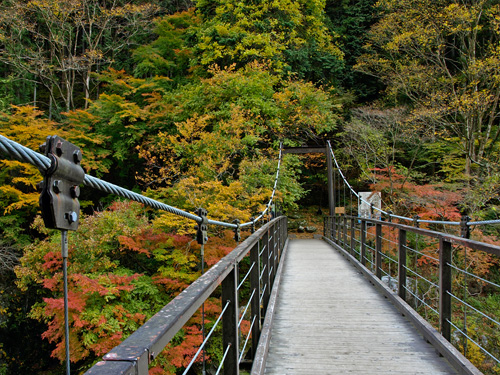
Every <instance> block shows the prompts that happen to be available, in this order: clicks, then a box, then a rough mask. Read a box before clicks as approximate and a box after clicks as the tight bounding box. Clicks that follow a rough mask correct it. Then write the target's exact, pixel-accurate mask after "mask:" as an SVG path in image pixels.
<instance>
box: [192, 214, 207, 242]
mask: <svg viewBox="0 0 500 375" xmlns="http://www.w3.org/2000/svg"><path fill="white" fill-rule="evenodd" d="M194 213H195V214H196V215H198V216H199V217H200V218H201V222H200V223H198V224H197V225H196V226H195V227H194V229H196V241H197V242H198V243H199V244H200V245H205V244H206V243H207V241H208V218H207V215H208V211H207V210H205V209H204V208H201V207H200V208H197V209H196V210H195V211H194Z"/></svg>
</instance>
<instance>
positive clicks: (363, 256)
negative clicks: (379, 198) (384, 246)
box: [360, 219, 366, 267]
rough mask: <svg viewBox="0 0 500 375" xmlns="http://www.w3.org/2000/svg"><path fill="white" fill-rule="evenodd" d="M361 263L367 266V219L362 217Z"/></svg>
mask: <svg viewBox="0 0 500 375" xmlns="http://www.w3.org/2000/svg"><path fill="white" fill-rule="evenodd" d="M360 241H361V264H362V265H363V266H365V267H366V220H364V219H361V240H360Z"/></svg>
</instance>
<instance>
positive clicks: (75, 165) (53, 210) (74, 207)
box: [38, 135, 85, 230]
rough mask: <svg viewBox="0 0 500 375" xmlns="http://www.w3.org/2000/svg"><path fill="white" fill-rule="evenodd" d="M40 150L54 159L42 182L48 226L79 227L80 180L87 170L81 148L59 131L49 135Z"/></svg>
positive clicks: (43, 204)
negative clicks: (82, 164)
mask: <svg viewBox="0 0 500 375" xmlns="http://www.w3.org/2000/svg"><path fill="white" fill-rule="evenodd" d="M40 151H41V152H42V153H43V154H45V156H47V157H48V158H49V159H50V162H51V164H50V168H48V169H47V170H46V171H45V175H44V179H43V181H42V182H41V183H40V184H38V187H39V189H40V190H41V193H40V199H39V203H40V208H41V211H42V217H43V221H44V223H45V226H46V227H47V228H51V229H61V230H77V229H78V220H79V218H80V202H79V201H78V197H79V196H80V186H79V185H80V184H81V183H83V180H84V178H85V172H84V170H83V168H82V167H81V165H80V163H81V161H82V152H81V151H80V148H78V147H77V146H75V145H73V144H72V143H70V142H68V141H65V140H64V139H62V138H60V137H58V136H57V135H53V136H49V137H47V139H46V141H45V143H44V144H42V145H41V146H40Z"/></svg>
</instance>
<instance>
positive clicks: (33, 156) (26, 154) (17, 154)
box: [0, 134, 282, 229]
mask: <svg viewBox="0 0 500 375" xmlns="http://www.w3.org/2000/svg"><path fill="white" fill-rule="evenodd" d="M0 152H2V153H4V154H6V155H9V156H10V157H12V158H13V159H16V160H18V161H20V162H24V163H28V164H31V165H34V166H35V167H37V168H38V170H39V171H40V172H41V173H42V174H45V172H46V171H47V170H48V169H49V168H50V166H51V161H50V159H49V158H48V157H47V156H45V155H42V154H40V153H38V152H36V151H33V150H31V149H29V148H27V147H25V146H23V145H20V144H19V143H17V142H15V141H13V140H11V139H9V138H7V137H5V136H3V135H1V134H0ZM281 159H282V145H281V144H280V153H279V161H278V170H277V172H276V177H275V180H274V187H273V192H272V195H271V199H270V200H269V203H268V204H267V206H266V209H265V210H264V212H263V213H262V214H261V215H260V216H259V217H258V218H256V219H255V220H254V221H253V222H252V221H251V222H247V223H243V224H240V227H246V226H249V225H252V223H254V222H256V221H258V220H259V219H261V218H262V217H263V216H264V215H265V214H266V212H267V211H268V210H269V208H270V207H271V204H272V202H273V200H274V195H275V194H276V188H277V185H278V179H279V172H280V165H281ZM83 184H84V185H85V186H89V187H92V188H94V189H97V190H100V191H103V192H105V193H108V194H114V195H118V196H120V197H123V198H127V199H130V200H133V201H136V202H139V203H142V204H145V205H147V206H149V207H153V208H156V209H158V210H162V211H166V212H169V213H172V214H174V215H177V216H181V217H184V218H187V219H190V220H194V221H196V222H198V223H199V222H201V220H202V219H201V218H200V217H199V216H197V215H194V214H192V213H189V212H186V211H184V210H181V209H179V208H176V207H173V206H170V205H168V204H165V203H162V202H159V201H157V200H155V199H152V198H148V197H146V196H144V195H142V194H138V193H135V192H133V191H131V190H128V189H125V188H122V187H121V186H118V185H114V184H112V183H109V182H106V181H103V180H101V179H99V178H97V177H93V176H90V175H88V174H86V175H85V177H84V180H83ZM208 224H212V225H218V226H222V227H227V228H233V229H234V228H237V227H238V226H237V225H236V224H233V223H226V222H223V221H217V220H208Z"/></svg>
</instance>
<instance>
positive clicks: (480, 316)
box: [324, 215, 500, 373]
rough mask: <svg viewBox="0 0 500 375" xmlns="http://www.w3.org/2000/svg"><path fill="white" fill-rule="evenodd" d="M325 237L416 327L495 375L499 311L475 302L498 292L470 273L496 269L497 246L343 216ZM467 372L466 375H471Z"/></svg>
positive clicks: (329, 220) (328, 223)
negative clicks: (408, 312)
mask: <svg viewBox="0 0 500 375" xmlns="http://www.w3.org/2000/svg"><path fill="white" fill-rule="evenodd" d="M324 237H325V238H326V239H327V240H328V241H329V242H330V243H332V244H334V245H335V246H337V247H338V248H340V249H342V250H343V251H344V252H345V253H346V254H347V255H348V256H349V257H350V258H351V259H353V260H355V261H356V262H359V265H358V267H360V268H361V269H362V271H364V272H365V274H366V273H370V274H372V275H373V276H374V277H375V278H376V279H378V280H380V281H381V282H382V283H383V284H385V287H386V288H387V289H388V290H392V292H393V294H394V296H395V295H396V294H397V296H398V297H399V298H400V299H402V300H403V301H404V302H405V305H406V306H408V307H410V306H411V308H412V309H414V310H415V311H416V312H417V313H418V314H419V315H420V317H421V318H422V320H420V319H418V318H416V319H415V321H414V323H416V325H417V327H418V326H419V325H421V326H424V325H425V323H423V322H427V323H428V325H430V326H432V327H433V328H434V329H435V330H437V331H439V332H440V334H441V335H442V337H443V338H444V339H446V340H447V341H448V342H451V343H452V344H453V345H454V346H455V347H456V349H457V350H458V351H460V352H461V353H462V354H463V356H465V357H468V358H471V357H476V358H473V359H471V360H474V361H475V363H474V365H476V366H479V367H481V369H483V370H484V369H494V370H492V371H498V370H500V347H499V345H498V340H499V336H500V335H499V334H498V332H500V311H499V310H498V308H496V309H495V308H487V307H484V306H483V304H482V303H478V297H481V298H482V299H487V298H489V297H491V298H497V296H498V295H499V292H500V285H498V284H496V283H495V282H494V281H492V280H489V279H488V273H487V272H486V273H485V274H478V272H480V270H479V271H476V272H474V268H475V267H476V265H477V264H478V262H479V259H482V261H485V262H489V263H490V264H491V265H494V264H497V265H498V264H499V263H498V262H499V260H500V247H499V246H496V245H490V244H486V243H482V242H477V241H473V240H470V239H466V238H462V237H457V236H453V235H449V234H445V233H441V232H435V231H431V230H427V229H422V228H418V227H412V226H408V225H403V224H398V223H393V222H387V221H379V220H374V219H367V218H361V217H355V216H348V215H336V216H334V217H332V216H328V217H325V227H324ZM492 269H493V272H496V271H494V270H495V269H497V268H495V267H494V266H493V267H492ZM488 296H489V297H488ZM473 297H474V298H473ZM493 306H498V304H496V305H495V304H493ZM479 327H481V329H478V328H479ZM419 328H422V327H419ZM424 330H427V331H429V327H426V328H424ZM428 336H429V337H431V336H433V333H432V332H431V333H429V335H428ZM429 337H427V339H428V340H430V341H431V339H429ZM439 345H441V346H446V344H442V343H441V344H438V346H439ZM438 350H439V349H438ZM444 350H445V351H446V350H448V349H446V348H444ZM442 354H443V353H442ZM459 361H460V360H459ZM456 365H457V366H456V367H459V368H461V369H463V368H464V367H468V366H469V365H468V364H467V363H463V362H461V363H458V364H457V363H456ZM469 367H470V368H469V369H468V370H466V371H465V373H474V371H475V369H474V368H472V366H469ZM476 373H477V372H476Z"/></svg>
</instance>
